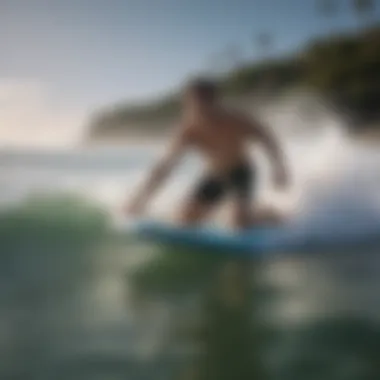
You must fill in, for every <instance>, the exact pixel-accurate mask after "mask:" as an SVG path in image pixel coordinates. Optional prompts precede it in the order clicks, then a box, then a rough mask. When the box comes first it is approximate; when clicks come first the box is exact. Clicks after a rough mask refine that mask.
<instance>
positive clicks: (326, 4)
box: [317, 0, 339, 19]
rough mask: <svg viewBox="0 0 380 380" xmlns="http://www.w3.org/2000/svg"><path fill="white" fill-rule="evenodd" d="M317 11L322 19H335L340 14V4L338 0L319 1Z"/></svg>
mask: <svg viewBox="0 0 380 380" xmlns="http://www.w3.org/2000/svg"><path fill="white" fill-rule="evenodd" d="M317 10H318V12H319V13H320V14H321V15H322V17H325V18H326V19H327V18H329V19H330V18H333V17H335V16H336V15H337V13H338V10H339V8H338V3H337V2H336V0H318V1H317Z"/></svg>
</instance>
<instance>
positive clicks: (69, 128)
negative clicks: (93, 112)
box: [0, 79, 85, 147]
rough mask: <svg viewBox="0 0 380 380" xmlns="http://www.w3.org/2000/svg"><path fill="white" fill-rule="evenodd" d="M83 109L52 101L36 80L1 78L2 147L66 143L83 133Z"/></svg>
mask: <svg viewBox="0 0 380 380" xmlns="http://www.w3.org/2000/svg"><path fill="white" fill-rule="evenodd" d="M84 116H85V115H84V112H81V111H80V110H72V109H70V110H69V109H65V108H62V107H59V106H58V105H56V104H54V102H53V99H52V96H51V94H50V93H49V88H48V87H47V86H46V85H45V84H44V83H42V82H39V81H35V80H19V79H0V144H1V146H3V147H4V146H23V147H26V146H45V147H46V146H47V147H49V146H68V145H72V144H76V143H77V142H79V141H80V138H81V136H82V134H83V132H84V130H83V125H84Z"/></svg>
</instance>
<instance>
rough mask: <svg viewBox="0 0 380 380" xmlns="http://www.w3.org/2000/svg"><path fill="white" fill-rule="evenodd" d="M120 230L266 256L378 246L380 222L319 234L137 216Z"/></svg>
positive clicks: (151, 238)
mask: <svg viewBox="0 0 380 380" xmlns="http://www.w3.org/2000/svg"><path fill="white" fill-rule="evenodd" d="M123 231H128V233H132V234H133V235H135V236H137V237H138V238H139V239H141V240H143V241H150V242H152V243H155V244H158V245H160V244H161V245H168V246H179V247H183V248H188V249H191V250H194V249H196V250H204V251H207V252H210V253H226V254H229V255H231V254H232V255H247V256H249V257H260V256H261V257H263V256H265V257H270V256H271V254H278V253H281V254H287V253H291V254H311V253H322V252H328V251H331V252H339V251H341V252H348V251H358V250H359V249H361V248H363V247H374V246H376V247H380V226H378V227H377V228H376V229H374V230H373V231H369V230H368V231H367V232H366V234H355V233H352V231H346V232H344V231H343V232H342V233H340V234H330V235H329V234H326V232H324V233H323V234H320V233H318V231H315V229H300V226H299V225H297V224H295V225H292V224H291V223H289V224H286V225H281V226H272V227H254V228H251V229H247V230H243V231H232V230H228V229H226V228H222V227H216V226H201V227H181V226H178V225H175V224H171V223H169V222H166V221H162V220H139V221H133V222H129V223H128V226H124V227H123Z"/></svg>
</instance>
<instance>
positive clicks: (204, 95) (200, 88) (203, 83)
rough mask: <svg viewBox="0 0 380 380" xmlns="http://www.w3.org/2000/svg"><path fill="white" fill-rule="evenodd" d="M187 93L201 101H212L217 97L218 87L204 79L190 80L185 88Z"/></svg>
mask: <svg viewBox="0 0 380 380" xmlns="http://www.w3.org/2000/svg"><path fill="white" fill-rule="evenodd" d="M186 90H187V92H189V93H192V94H195V95H196V96H198V97H199V98H201V99H202V100H206V101H213V100H215V98H216V97H217V95H218V86H217V84H216V83H215V82H213V81H212V80H210V79H206V78H197V79H193V80H191V81H190V82H189V83H188V85H187V88H186Z"/></svg>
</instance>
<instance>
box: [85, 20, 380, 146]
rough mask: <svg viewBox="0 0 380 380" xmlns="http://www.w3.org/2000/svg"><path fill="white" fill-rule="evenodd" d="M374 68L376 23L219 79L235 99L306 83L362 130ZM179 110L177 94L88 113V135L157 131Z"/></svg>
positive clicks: (374, 87)
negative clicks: (372, 26)
mask: <svg viewBox="0 0 380 380" xmlns="http://www.w3.org/2000/svg"><path fill="white" fill-rule="evenodd" d="M379 68H380V27H375V28H372V29H370V30H366V31H363V32H362V33H361V34H342V35H336V36H333V37H331V36H329V37H328V38H326V39H322V40H318V41H315V42H312V43H310V44H309V45H307V46H306V47H305V48H304V49H303V50H302V51H301V52H299V53H298V54H296V55H294V56H293V57H290V58H286V59H276V60H267V61H265V62H260V63H257V62H256V63H255V62H253V63H251V64H245V65H244V66H239V67H238V68H236V69H235V70H232V71H230V72H229V73H228V74H226V75H225V76H224V77H223V78H222V79H220V85H221V87H222V89H223V91H224V93H225V94H226V95H228V96H232V97H239V98H244V97H248V96H249V97H251V96H252V95H253V94H256V95H257V94H264V93H265V94H266V95H267V96H271V95H278V94H281V93H283V91H284V90H288V89H292V88H295V87H297V88H299V87H305V88H308V89H311V90H313V91H316V92H318V93H320V94H322V95H323V96H324V97H325V98H326V99H329V100H330V101H331V102H332V103H333V104H334V105H335V106H336V107H338V108H339V109H341V110H342V112H346V111H347V112H348V113H349V115H350V116H352V117H353V118H354V120H356V121H357V122H358V123H357V124H356V125H358V128H361V126H362V125H365V124H368V123H369V122H373V121H377V120H378V119H379V118H380V112H379V106H378V104H379V100H380V70H379ZM178 113H179V99H178V96H177V94H172V95H170V96H167V97H166V98H163V99H161V100H158V101H156V102H152V103H148V104H143V105H139V106H131V105H128V104H121V105H118V106H114V107H111V108H109V109H105V110H101V111H99V112H98V113H97V114H95V115H94V116H93V118H92V120H91V124H90V128H89V138H90V139H101V138H102V137H107V136H110V135H112V136H119V135H120V136H125V135H127V133H128V132H132V131H133V132H141V133H143V132H144V131H149V133H152V134H153V133H159V132H161V131H162V130H163V129H164V128H166V127H168V126H170V124H171V123H172V122H173V120H174V119H175V117H176V116H177V115H178Z"/></svg>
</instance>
